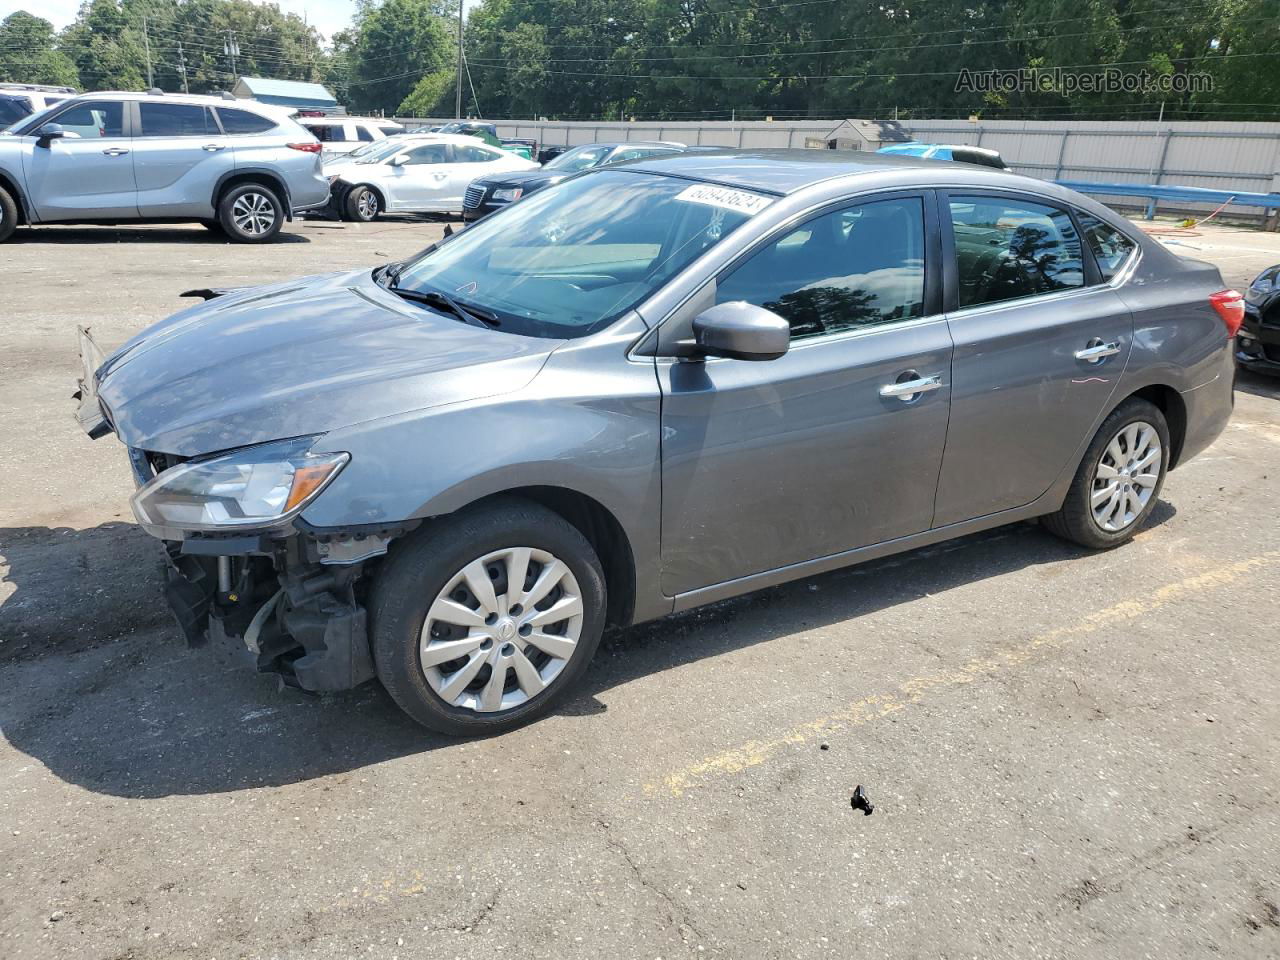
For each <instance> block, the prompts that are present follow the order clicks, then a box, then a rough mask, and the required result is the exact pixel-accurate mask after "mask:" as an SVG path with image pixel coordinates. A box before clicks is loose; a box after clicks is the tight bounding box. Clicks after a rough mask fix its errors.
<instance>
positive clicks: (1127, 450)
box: [1089, 420, 1163, 533]
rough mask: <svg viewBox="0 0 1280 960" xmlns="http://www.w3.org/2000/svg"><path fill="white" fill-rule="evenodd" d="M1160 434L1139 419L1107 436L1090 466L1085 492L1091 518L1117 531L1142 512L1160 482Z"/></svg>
mask: <svg viewBox="0 0 1280 960" xmlns="http://www.w3.org/2000/svg"><path fill="white" fill-rule="evenodd" d="M1162 466H1163V455H1162V450H1161V447H1160V434H1159V432H1158V431H1157V430H1156V428H1155V427H1154V426H1152V425H1151V424H1149V423H1147V422H1146V421H1143V420H1137V421H1134V422H1133V423H1129V424H1126V425H1125V426H1123V427H1121V428H1120V431H1119V432H1118V433H1117V434H1116V435H1115V436H1114V437H1112V438H1111V442H1110V443H1108V444H1107V446H1106V447H1105V448H1104V449H1103V451H1102V456H1101V457H1100V458H1099V460H1098V465H1097V467H1096V468H1095V469H1094V473H1093V484H1092V488H1091V490H1090V493H1089V507H1090V509H1091V511H1092V512H1093V521H1094V523H1096V524H1097V525H1098V526H1099V527H1100V528H1102V529H1103V530H1105V531H1107V532H1108V533H1118V532H1119V531H1121V530H1124V529H1126V528H1127V527H1129V526H1130V525H1131V524H1132V523H1134V521H1136V520H1137V519H1138V517H1139V516H1141V515H1142V511H1143V510H1145V509H1146V507H1147V504H1148V503H1149V502H1150V501H1151V498H1152V497H1153V496H1154V495H1155V490H1156V485H1157V484H1158V483H1159V482H1160V471H1161V468H1162Z"/></svg>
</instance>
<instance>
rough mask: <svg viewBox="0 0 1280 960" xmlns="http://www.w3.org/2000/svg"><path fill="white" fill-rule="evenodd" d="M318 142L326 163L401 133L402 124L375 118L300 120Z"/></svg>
mask: <svg viewBox="0 0 1280 960" xmlns="http://www.w3.org/2000/svg"><path fill="white" fill-rule="evenodd" d="M299 122H300V123H301V124H302V125H303V126H304V127H305V128H306V129H307V130H308V131H309V132H310V133H311V135H312V136H313V137H315V138H316V139H317V140H319V141H320V145H321V147H322V148H323V156H324V159H325V160H331V159H333V158H335V157H340V156H342V155H343V154H347V153H351V152H352V151H353V150H356V149H358V148H359V146H360V145H361V144H362V143H373V142H374V141H376V140H382V139H384V138H385V137H390V136H394V135H395V134H397V133H404V125H403V124H399V123H396V122H395V121H394V120H384V119H380V118H378V117H347V116H341V117H304V118H302V119H301V120H300V121H299Z"/></svg>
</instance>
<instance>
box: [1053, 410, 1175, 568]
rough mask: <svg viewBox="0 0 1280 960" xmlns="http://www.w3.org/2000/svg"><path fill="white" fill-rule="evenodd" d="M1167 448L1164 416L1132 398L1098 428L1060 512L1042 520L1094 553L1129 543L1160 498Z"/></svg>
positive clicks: (1167, 435)
mask: <svg viewBox="0 0 1280 960" xmlns="http://www.w3.org/2000/svg"><path fill="white" fill-rule="evenodd" d="M1169 450H1170V447H1169V424H1168V423H1167V422H1166V420H1165V418H1164V414H1163V413H1161V412H1160V409H1159V408H1158V407H1156V406H1155V405H1154V404H1152V403H1148V402H1147V401H1146V400H1139V399H1137V398H1136V397H1130V398H1129V399H1128V400H1126V401H1125V402H1124V403H1122V404H1120V406H1118V407H1116V409H1115V410H1113V411H1112V412H1111V415H1110V416H1108V417H1107V419H1106V420H1104V421H1103V422H1102V426H1100V427H1099V428H1098V432H1097V434H1095V435H1094V438H1093V442H1092V443H1090V444H1089V449H1088V450H1086V451H1085V454H1084V457H1082V458H1081V460H1080V466H1079V468H1078V469H1077V470H1076V475H1075V478H1074V479H1073V480H1072V481H1071V487H1070V489H1069V490H1067V496H1066V499H1065V500H1064V501H1063V503H1062V507H1061V509H1059V510H1058V511H1057V512H1056V513H1051V514H1048V515H1047V516H1044V517H1041V518H1040V519H1041V522H1042V523H1043V524H1044V526H1045V527H1046V528H1047V529H1048V530H1049V531H1050V532H1051V533H1053V534H1054V535H1056V536H1059V537H1061V538H1062V539H1063V540H1070V541H1071V542H1072V543H1078V544H1080V546H1082V547H1088V548H1089V549H1091V550H1109V549H1111V548H1112V547H1118V546H1120V545H1121V544H1123V543H1128V542H1129V541H1130V540H1132V539H1133V537H1134V535H1135V534H1136V533H1137V532H1138V531H1139V530H1141V529H1142V525H1143V524H1144V523H1146V522H1147V519H1148V518H1149V517H1150V516H1151V511H1152V510H1154V509H1155V506H1156V502H1157V501H1158V500H1159V499H1160V490H1161V488H1163V486H1164V478H1165V474H1166V473H1167V472H1168V469H1169Z"/></svg>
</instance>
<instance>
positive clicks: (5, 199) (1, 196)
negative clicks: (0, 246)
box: [0, 187, 18, 243]
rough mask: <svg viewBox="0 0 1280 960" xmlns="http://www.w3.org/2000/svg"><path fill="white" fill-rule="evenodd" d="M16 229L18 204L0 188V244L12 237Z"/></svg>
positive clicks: (7, 192) (6, 191)
mask: <svg viewBox="0 0 1280 960" xmlns="http://www.w3.org/2000/svg"><path fill="white" fill-rule="evenodd" d="M17 229H18V204H17V203H16V202H15V201H14V199H13V197H12V196H10V195H9V191H8V190H6V189H5V188H4V187H0V243H4V242H5V241H6V240H8V239H9V238H10V237H12V236H13V231H15V230H17Z"/></svg>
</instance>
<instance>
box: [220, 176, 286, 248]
mask: <svg viewBox="0 0 1280 960" xmlns="http://www.w3.org/2000/svg"><path fill="white" fill-rule="evenodd" d="M218 222H219V223H220V224H222V229H223V230H225V231H226V234H227V236H228V237H230V238H231V239H232V240H234V241H236V242H237V243H265V242H266V241H268V240H270V239H271V238H272V237H274V236H275V235H276V234H277V233H279V232H280V228H281V227H282V226H284V205H283V204H281V203H280V198H279V197H277V196H276V194H275V191H273V190H271V189H270V188H268V187H264V186H262V184H260V183H242V184H241V185H240V186H238V187H232V188H231V189H230V190H228V191H227V192H226V193H225V194H223V196H222V200H221V201H220V202H219V203H218Z"/></svg>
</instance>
